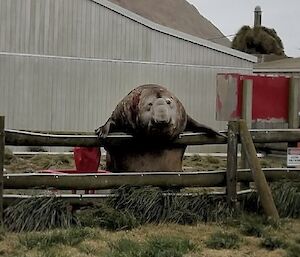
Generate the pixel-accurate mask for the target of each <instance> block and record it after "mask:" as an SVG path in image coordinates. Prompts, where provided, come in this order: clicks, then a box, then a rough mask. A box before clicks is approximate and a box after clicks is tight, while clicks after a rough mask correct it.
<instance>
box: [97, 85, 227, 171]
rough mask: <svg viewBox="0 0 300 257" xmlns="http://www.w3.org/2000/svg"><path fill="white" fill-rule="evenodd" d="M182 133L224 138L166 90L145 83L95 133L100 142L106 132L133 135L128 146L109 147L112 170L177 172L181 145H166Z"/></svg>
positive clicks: (179, 165) (180, 162)
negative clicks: (199, 133)
mask: <svg viewBox="0 0 300 257" xmlns="http://www.w3.org/2000/svg"><path fill="white" fill-rule="evenodd" d="M184 131H190V132H205V133H207V134H208V136H212V137H215V136H223V135H222V134H220V133H218V132H217V131H215V130H214V129H212V128H210V127H208V126H206V125H203V124H200V123H198V122H197V121H195V120H194V119H192V118H191V117H190V116H189V115H188V114H187V113H186V111H185V109H184V107H183V105H182V103H181V102H180V101H179V99H178V98H177V97H176V96H175V95H174V94H173V93H171V92H170V91H168V90H167V89H166V88H165V87H163V86H160V85H156V84H147V85H142V86H139V87H137V88H135V89H133V90H132V91H131V92H130V93H129V94H128V95H127V96H125V97H124V98H123V99H122V100H121V102H120V103H119V104H118V105H117V106H116V108H115V110H114V111H113V113H112V115H111V116H110V117H109V119H108V120H107V122H106V123H105V124H104V125H103V126H100V127H99V128H98V129H96V130H95V133H96V134H97V135H98V137H99V138H100V139H105V138H106V137H107V135H108V134H109V133H112V132H124V133H128V134H131V135H133V137H134V138H135V139H136V142H135V143H134V144H133V145H130V146H129V145H127V146H118V147H115V146H108V145H106V147H105V148H106V150H107V151H108V152H109V157H108V160H109V161H108V162H107V168H108V170H111V171H180V170H182V157H183V154H184V151H185V148H186V147H184V146H172V147H171V146H167V144H166V143H170V142H172V141H173V140H174V139H176V138H177V137H178V136H179V134H180V133H182V132H184Z"/></svg>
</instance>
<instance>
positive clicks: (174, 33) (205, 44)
mask: <svg viewBox="0 0 300 257" xmlns="http://www.w3.org/2000/svg"><path fill="white" fill-rule="evenodd" d="M90 1H93V2H95V3H97V4H100V5H102V6H104V7H106V8H108V9H110V10H112V11H114V12H116V13H119V14H121V15H123V16H125V17H127V18H129V19H131V20H134V21H136V22H137V23H139V24H142V25H144V26H146V27H148V28H150V29H153V30H156V31H159V32H161V33H164V34H167V35H170V36H173V37H177V38H179V39H183V40H185V41H189V42H191V43H194V44H197V45H200V46H203V47H206V48H209V49H212V50H215V51H218V52H221V53H224V54H228V55H231V56H234V57H237V58H240V59H243V60H246V61H249V62H253V63H256V62H257V57H255V56H253V55H250V54H247V53H244V52H241V51H238V50H235V49H232V48H229V47H226V46H223V45H220V44H216V43H214V42H211V41H208V40H205V39H202V38H199V37H196V36H192V35H190V34H186V33H184V32H181V31H178V30H175V29H172V28H169V27H165V26H163V25H160V24H157V23H154V22H152V21H150V20H148V19H146V18H144V17H142V16H140V15H137V14H136V13H133V12H131V11H129V10H127V9H124V8H122V7H120V6H119V5H116V4H113V3H112V2H110V1H108V0H90Z"/></svg>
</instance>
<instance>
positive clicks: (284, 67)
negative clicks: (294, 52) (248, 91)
mask: <svg viewBox="0 0 300 257" xmlns="http://www.w3.org/2000/svg"><path fill="white" fill-rule="evenodd" d="M254 71H256V72H277V71H279V72H300V57H298V58H284V59H280V60H276V61H270V62H263V63H259V64H256V65H255V66H254Z"/></svg>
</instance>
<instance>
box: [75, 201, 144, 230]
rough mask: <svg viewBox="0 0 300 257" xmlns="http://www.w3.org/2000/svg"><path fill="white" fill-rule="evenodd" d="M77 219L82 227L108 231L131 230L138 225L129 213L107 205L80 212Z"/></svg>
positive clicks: (98, 205) (99, 205)
mask: <svg viewBox="0 0 300 257" xmlns="http://www.w3.org/2000/svg"><path fill="white" fill-rule="evenodd" d="M77 217H78V219H79V220H80V223H81V225H82V226H87V227H101V228H105V229H108V230H124V229H132V228H135V227H137V226H139V224H140V223H139V221H138V220H137V219H136V217H135V216H134V215H133V214H131V213H130V212H128V211H120V210H116V209H115V208H113V207H112V206H109V204H107V203H103V204H97V205H95V206H94V207H93V208H85V209H83V210H80V211H79V212H78V214H77Z"/></svg>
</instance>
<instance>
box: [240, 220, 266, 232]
mask: <svg viewBox="0 0 300 257" xmlns="http://www.w3.org/2000/svg"><path fill="white" fill-rule="evenodd" d="M265 225H266V224H265V221H264V220H263V217H261V216H254V215H243V216H242V217H241V220H240V230H241V232H242V234H243V235H246V236H255V237H261V236H262V235H263V233H264V230H265Z"/></svg>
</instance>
